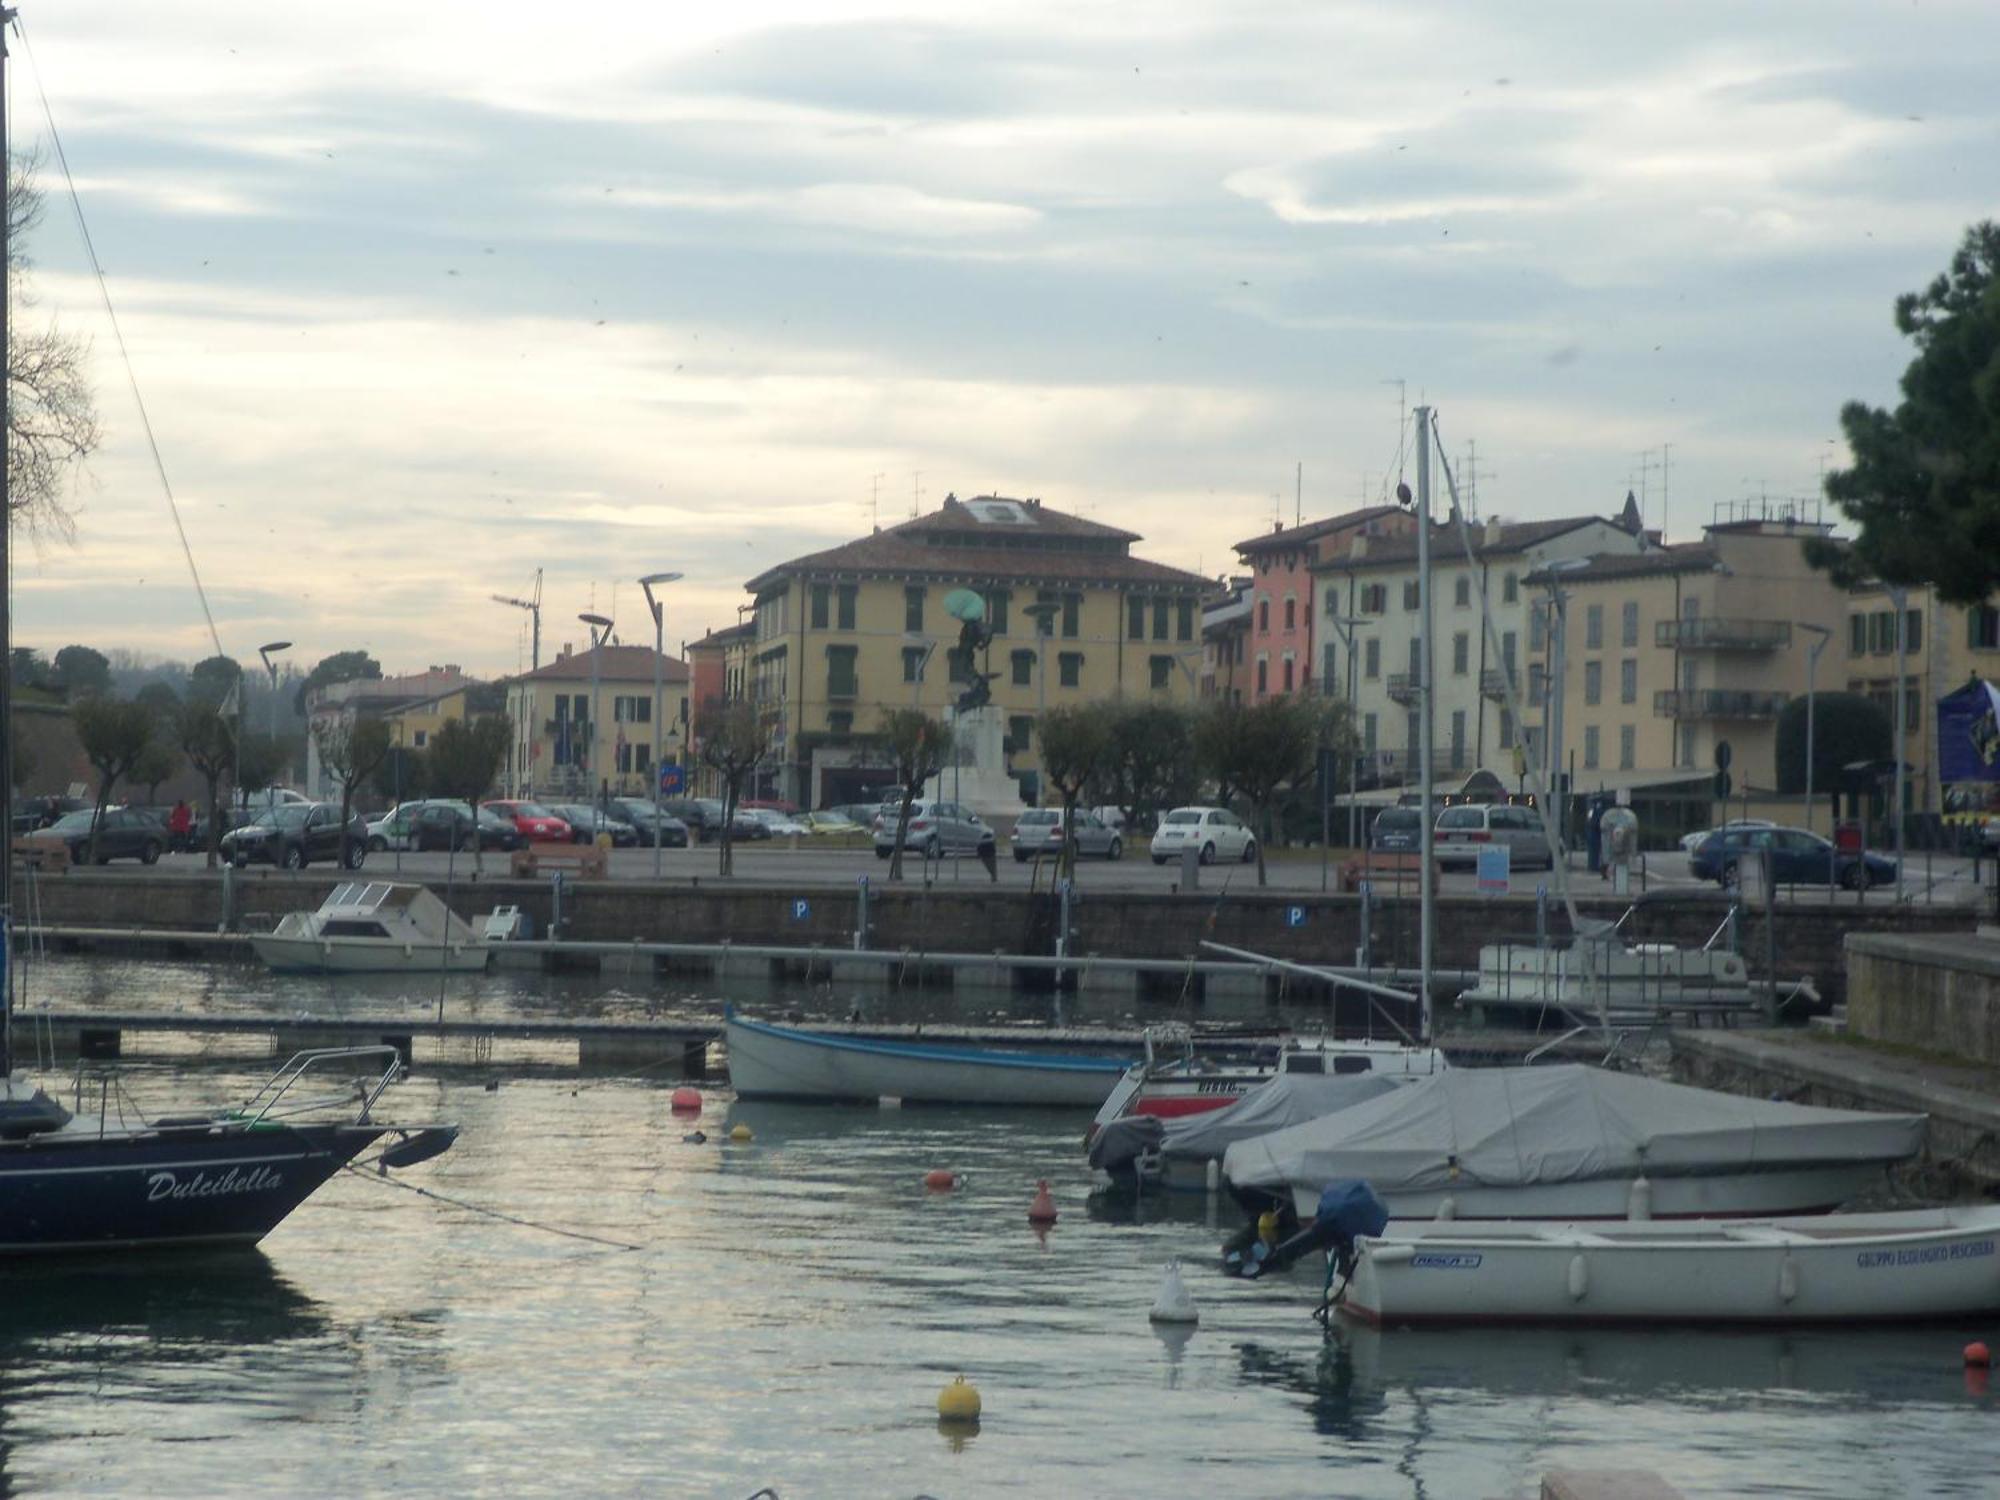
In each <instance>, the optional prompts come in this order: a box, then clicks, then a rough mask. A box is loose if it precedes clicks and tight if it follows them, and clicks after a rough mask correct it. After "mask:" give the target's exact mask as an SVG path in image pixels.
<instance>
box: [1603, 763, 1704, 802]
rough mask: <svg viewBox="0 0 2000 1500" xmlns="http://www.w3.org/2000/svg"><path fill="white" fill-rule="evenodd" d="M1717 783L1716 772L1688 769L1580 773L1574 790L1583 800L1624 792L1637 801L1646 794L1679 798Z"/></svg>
mask: <svg viewBox="0 0 2000 1500" xmlns="http://www.w3.org/2000/svg"><path fill="white" fill-rule="evenodd" d="M1714 781H1715V772H1713V771H1691V770H1689V769H1688V768H1687V767H1685V766H1682V767H1681V768H1679V769H1678V770H1673V771H1578V772H1577V773H1576V785H1575V787H1574V788H1572V790H1573V791H1574V792H1575V794H1576V795H1577V796H1579V797H1595V796H1597V795H1598V794H1599V793H1600V792H1608V793H1610V794H1611V795H1613V796H1616V795H1617V794H1618V793H1619V792H1623V791H1629V792H1631V793H1632V795H1633V796H1634V797H1637V796H1639V795H1640V794H1641V793H1643V792H1655V793H1658V794H1660V795H1661V796H1666V797H1679V796H1685V795H1686V793H1687V790H1688V789H1689V788H1691V787H1694V786H1697V785H1699V786H1710V785H1713V783H1714Z"/></svg>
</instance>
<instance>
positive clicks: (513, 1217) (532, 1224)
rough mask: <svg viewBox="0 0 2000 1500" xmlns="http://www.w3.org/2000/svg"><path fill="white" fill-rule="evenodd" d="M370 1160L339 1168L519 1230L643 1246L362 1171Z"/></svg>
mask: <svg viewBox="0 0 2000 1500" xmlns="http://www.w3.org/2000/svg"><path fill="white" fill-rule="evenodd" d="M374 1160H376V1158H373V1157H371V1158H370V1159H369V1161H367V1162H348V1163H347V1164H346V1165H345V1167H344V1168H343V1170H344V1171H348V1172H352V1173H353V1174H354V1175H355V1176H356V1177H359V1178H361V1179H362V1180H363V1181H364V1182H379V1183H381V1184H382V1185H383V1186H385V1187H392V1188H401V1189H402V1190H403V1191H404V1192H406V1193H415V1194H416V1195H417V1196H418V1197H419V1198H428V1199H430V1200H431V1201H432V1202H433V1203H445V1204H449V1205H450V1206H451V1207H453V1208H462V1209H464V1210H465V1211H466V1212H467V1213H474V1214H481V1215H484V1216H485V1217H486V1218H489V1219H499V1220H501V1221H502V1222H503V1223H507V1224H516V1225H519V1226H520V1227H521V1228H523V1229H539V1230H540V1231H541V1232H542V1233H543V1234H559V1235H561V1236H562V1237H563V1238H565V1239H571V1240H587V1241H589V1242H590V1243H591V1244H593V1245H608V1246H609V1247H610V1248H611V1249H613V1250H642V1249H644V1248H645V1247H644V1246H643V1245H633V1244H629V1243H627V1242H626V1241H624V1240H614V1239H607V1238H606V1237H605V1236H603V1235H601V1234H586V1233H584V1232H583V1231H582V1230H581V1229H562V1228H559V1227H558V1226H556V1225H554V1224H541V1223H537V1222H536V1221H535V1220H533V1219H524V1218H522V1217H520V1215H518V1214H510V1213H503V1212H502V1211H501V1210H499V1209H497V1208H483V1207H481V1206H480V1205H479V1204H477V1203H467V1202H466V1201H465V1200H464V1199H463V1198H454V1197H452V1196H451V1194H449V1193H440V1192H439V1191H437V1189H435V1188H427V1187H418V1186H417V1185H416V1184H415V1183H414V1182H403V1181H401V1180H400V1179H398V1178H394V1177H387V1176H384V1175H382V1174H381V1173H379V1172H366V1171H363V1170H362V1168H364V1167H366V1166H368V1165H370V1164H371V1163H372V1162H373V1161H374Z"/></svg>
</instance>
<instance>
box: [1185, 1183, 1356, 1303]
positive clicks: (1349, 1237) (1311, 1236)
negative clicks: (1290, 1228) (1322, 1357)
mask: <svg viewBox="0 0 2000 1500" xmlns="http://www.w3.org/2000/svg"><path fill="white" fill-rule="evenodd" d="M1388 1224H1389V1209H1388V1206H1387V1205H1386V1204H1384V1203H1383V1201H1382V1200H1381V1199H1380V1198H1378V1197H1376V1196H1375V1190H1374V1189H1373V1188H1371V1187H1370V1186H1369V1185H1368V1184H1367V1183H1365V1182H1359V1181H1353V1180H1348V1181H1342V1182H1334V1183H1329V1184H1328V1185H1327V1187H1326V1189H1325V1191H1323V1192H1322V1193H1321V1194H1320V1195H1319V1212H1318V1213H1317V1214H1315V1215H1314V1216H1313V1220H1312V1222H1311V1223H1310V1224H1307V1225H1306V1226H1305V1227H1304V1228H1303V1229H1300V1230H1299V1231H1298V1232H1297V1233H1296V1234H1292V1235H1290V1236H1288V1237H1286V1238H1285V1239H1282V1240H1279V1241H1278V1242H1277V1243H1276V1244H1270V1243H1268V1242H1266V1241H1263V1240H1258V1241H1256V1242H1255V1243H1252V1244H1251V1245H1249V1246H1248V1247H1247V1248H1245V1249H1244V1250H1242V1251H1240V1252H1239V1251H1234V1250H1232V1251H1231V1252H1230V1253H1229V1255H1228V1256H1226V1257H1225V1258H1224V1267H1223V1268H1224V1270H1226V1271H1232V1272H1234V1273H1235V1274H1236V1275H1238V1276H1243V1277H1247V1278H1251V1279H1254V1278H1256V1277H1258V1276H1261V1275H1263V1274H1264V1273H1265V1272H1266V1271H1282V1270H1284V1269H1285V1268H1286V1267H1287V1266H1290V1265H1292V1264H1294V1263H1295V1262H1296V1261H1297V1260H1298V1259H1299V1257H1300V1256H1302V1255H1306V1254H1308V1253H1310V1252H1311V1251H1314V1250H1325V1251H1330V1252H1331V1253H1332V1255H1333V1257H1334V1269H1336V1270H1337V1271H1338V1272H1339V1274H1340V1275H1341V1276H1342V1277H1345V1276H1347V1275H1348V1274H1349V1273H1350V1272H1351V1271H1352V1270H1353V1269H1354V1242H1355V1241H1356V1240H1357V1239H1359V1238H1361V1237H1362V1236H1363V1235H1372V1234H1380V1233H1381V1232H1382V1231H1383V1230H1384V1229H1385V1228H1387V1227H1388Z"/></svg>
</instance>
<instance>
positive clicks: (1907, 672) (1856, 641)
mask: <svg viewBox="0 0 2000 1500" xmlns="http://www.w3.org/2000/svg"><path fill="white" fill-rule="evenodd" d="M1899 609H1900V611H1901V613H1902V616H1903V641H1902V648H1903V731H1904V738H1903V760H1904V763H1905V764H1906V765H1907V766H1908V767H1909V770H1908V780H1909V785H1908V789H1907V792H1906V796H1907V798H1908V802H1909V806H1910V808H1911V810H1912V811H1915V812H1933V813H1935V812H1952V811H1955V809H1953V808H1947V807H1943V806H1941V805H1940V799H1941V793H1942V789H1941V787H1940V786H1939V783H1938V774H1937V745H1936V729H1937V702H1938V699H1940V698H1943V697H1945V696H1947V695H1948V694H1950V693H1953V692H1956V691H1957V690H1958V689H1959V688H1961V687H1964V686H1965V684H1966V683H1967V682H1968V681H1970V680H1971V679H1972V678H1974V677H1979V678H1983V679H1985V680H1986V681H1988V682H1993V681H2000V605H1996V603H1995V602H1993V601H1989V602H1987V603H1985V604H1975V605H1969V606H1968V605H1963V604H1946V603H1944V602H1943V601H1942V600H1940V599H1939V598H1938V597H1937V594H1936V591H1935V590H1933V589H1931V588H1930V587H1929V586H1928V585H1921V584H1919V585H1912V586H1911V587H1909V588H1907V589H1891V588H1889V587H1888V586H1887V585H1884V584H1880V583H1869V584H1866V585H1864V586H1862V587H1860V588H1857V589H1854V590H1852V591H1851V592H1850V593H1849V594H1848V597H1847V611H1848V612H1847V621H1846V626H1845V629H1844V630H1843V632H1842V636H1841V639H1840V640H1839V641H1837V642H1836V643H1835V647H1834V649H1835V651H1837V652H1838V653H1839V658H1838V665H1835V663H1834V662H1832V661H1829V662H1828V663H1827V665H1829V666H1831V667H1833V671H1832V673H1831V674H1830V675H1832V676H1833V677H1834V678H1835V680H1836V681H1837V682H1839V684H1840V685H1841V686H1843V687H1845V688H1846V689H1847V691H1848V692H1850V693H1859V694H1861V695H1862V696H1863V697H1866V698H1871V699H1873V700H1874V701H1875V702H1876V703H1877V704H1879V705H1880V706H1881V709H1882V711H1883V712H1884V713H1885V714H1888V715H1889V716H1890V723H1891V724H1892V725H1893V724H1894V723H1895V713H1896V644H1897V643H1896V615H1897V613H1898V611H1899Z"/></svg>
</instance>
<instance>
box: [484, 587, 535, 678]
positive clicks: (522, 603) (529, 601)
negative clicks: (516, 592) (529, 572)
mask: <svg viewBox="0 0 2000 1500" xmlns="http://www.w3.org/2000/svg"><path fill="white" fill-rule="evenodd" d="M492 599H493V602H494V603H495V604H506V605H511V606H512V607H513V608H515V609H525V610H526V611H527V612H528V615H529V617H530V618H531V619H532V620H533V621H534V627H533V638H534V646H533V648H532V650H531V652H530V657H529V659H530V660H531V661H532V662H533V665H532V666H531V667H529V669H528V670H529V671H531V672H538V671H540V670H541V667H542V570H541V569H540V568H537V569H535V586H534V588H532V589H531V590H529V592H528V597H527V598H525V599H515V598H511V597H509V596H508V595H506V594H494V595H493V596H492Z"/></svg>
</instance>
